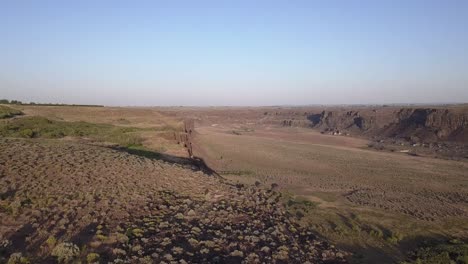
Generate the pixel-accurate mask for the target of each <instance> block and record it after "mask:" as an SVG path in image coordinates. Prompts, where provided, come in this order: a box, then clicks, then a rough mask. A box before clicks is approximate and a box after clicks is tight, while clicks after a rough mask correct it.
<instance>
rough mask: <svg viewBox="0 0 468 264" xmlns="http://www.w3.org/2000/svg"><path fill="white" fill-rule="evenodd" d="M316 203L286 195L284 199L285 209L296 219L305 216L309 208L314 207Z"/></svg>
mask: <svg viewBox="0 0 468 264" xmlns="http://www.w3.org/2000/svg"><path fill="white" fill-rule="evenodd" d="M317 205H318V204H317V203H314V202H312V201H309V200H307V199H304V198H300V197H286V199H285V206H286V210H287V211H288V212H289V213H290V214H292V215H293V216H295V217H296V218H297V219H301V218H303V217H304V216H306V215H307V214H308V213H309V212H310V211H311V210H313V209H316V208H317Z"/></svg>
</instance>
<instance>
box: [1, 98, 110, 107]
mask: <svg viewBox="0 0 468 264" xmlns="http://www.w3.org/2000/svg"><path fill="white" fill-rule="evenodd" d="M0 104H14V105H38V106H85V107H104V106H103V105H84V104H53V103H35V102H30V103H23V102H21V101H18V100H11V101H10V100H8V99H0Z"/></svg>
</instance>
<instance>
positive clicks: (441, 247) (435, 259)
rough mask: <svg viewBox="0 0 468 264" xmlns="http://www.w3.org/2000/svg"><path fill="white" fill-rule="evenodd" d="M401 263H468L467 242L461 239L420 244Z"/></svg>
mask: <svg viewBox="0 0 468 264" xmlns="http://www.w3.org/2000/svg"><path fill="white" fill-rule="evenodd" d="M401 263H402V264H403V263H405V264H410V263H411V264H416V263H427V264H436V263H454V264H467V263H468V244H467V243H465V242H462V241H456V242H454V241H449V242H448V243H447V242H443V243H432V244H427V245H424V246H421V247H420V248H418V249H417V250H415V251H413V252H412V253H411V254H410V256H409V257H408V260H406V261H404V262H401Z"/></svg>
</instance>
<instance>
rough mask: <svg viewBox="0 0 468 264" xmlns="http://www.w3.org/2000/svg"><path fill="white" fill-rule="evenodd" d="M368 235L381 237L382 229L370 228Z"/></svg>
mask: <svg viewBox="0 0 468 264" xmlns="http://www.w3.org/2000/svg"><path fill="white" fill-rule="evenodd" d="M369 235H371V236H373V237H376V238H383V236H384V234H383V232H382V230H380V229H379V228H376V227H375V228H372V229H371V230H370V231H369Z"/></svg>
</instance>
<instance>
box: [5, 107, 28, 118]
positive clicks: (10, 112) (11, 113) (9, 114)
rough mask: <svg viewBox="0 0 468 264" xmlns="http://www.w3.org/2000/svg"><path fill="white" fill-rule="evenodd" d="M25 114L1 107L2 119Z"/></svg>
mask: <svg viewBox="0 0 468 264" xmlns="http://www.w3.org/2000/svg"><path fill="white" fill-rule="evenodd" d="M22 114H23V113H22V112H21V111H19V110H16V109H13V108H10V107H8V106H4V105H0V119H4V118H10V117H13V116H16V115H22Z"/></svg>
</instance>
